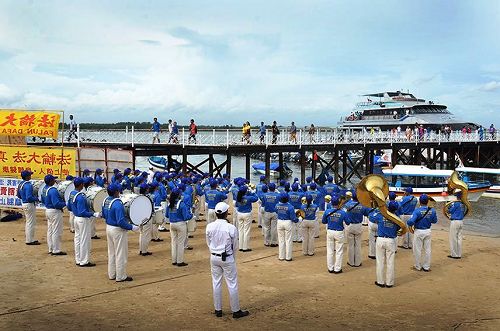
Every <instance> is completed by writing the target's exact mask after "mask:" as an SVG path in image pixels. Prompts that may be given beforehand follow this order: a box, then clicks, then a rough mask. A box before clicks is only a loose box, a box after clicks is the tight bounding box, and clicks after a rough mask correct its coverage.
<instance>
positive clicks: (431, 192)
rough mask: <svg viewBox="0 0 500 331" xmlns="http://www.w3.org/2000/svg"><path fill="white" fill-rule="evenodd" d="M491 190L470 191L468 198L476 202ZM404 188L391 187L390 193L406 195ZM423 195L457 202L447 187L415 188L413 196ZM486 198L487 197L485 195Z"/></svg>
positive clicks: (437, 200) (437, 199) (474, 189)
mask: <svg viewBox="0 0 500 331" xmlns="http://www.w3.org/2000/svg"><path fill="white" fill-rule="evenodd" d="M488 189H489V187H488V186H486V187H480V188H473V189H469V193H468V198H469V201H471V202H476V201H478V200H479V198H480V197H481V196H482V195H483V194H484V195H485V193H486V191H487V190H488ZM404 190H405V188H404V187H395V186H390V187H389V191H391V192H396V194H397V195H404ZM422 194H427V195H428V196H431V197H432V198H433V199H434V200H435V201H436V202H448V201H455V200H457V198H456V197H455V196H454V195H453V194H451V195H449V194H448V193H447V190H446V187H430V188H429V187H425V188H424V187H422V188H413V195H415V196H420V195H422ZM485 196H486V195H485ZM498 197H500V192H499V193H498Z"/></svg>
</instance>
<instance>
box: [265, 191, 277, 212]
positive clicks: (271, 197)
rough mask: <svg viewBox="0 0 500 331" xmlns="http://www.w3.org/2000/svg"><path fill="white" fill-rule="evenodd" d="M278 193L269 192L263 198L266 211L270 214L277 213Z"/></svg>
mask: <svg viewBox="0 0 500 331" xmlns="http://www.w3.org/2000/svg"><path fill="white" fill-rule="evenodd" d="M278 197H279V193H278V192H267V193H265V194H264V196H263V200H262V204H263V205H264V210H265V211H266V212H268V213H275V212H276V204H277V203H278Z"/></svg>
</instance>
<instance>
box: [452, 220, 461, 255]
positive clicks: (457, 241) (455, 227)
mask: <svg viewBox="0 0 500 331" xmlns="http://www.w3.org/2000/svg"><path fill="white" fill-rule="evenodd" d="M462 225H463V222H462V221H457V220H455V221H450V255H451V256H453V257H462Z"/></svg>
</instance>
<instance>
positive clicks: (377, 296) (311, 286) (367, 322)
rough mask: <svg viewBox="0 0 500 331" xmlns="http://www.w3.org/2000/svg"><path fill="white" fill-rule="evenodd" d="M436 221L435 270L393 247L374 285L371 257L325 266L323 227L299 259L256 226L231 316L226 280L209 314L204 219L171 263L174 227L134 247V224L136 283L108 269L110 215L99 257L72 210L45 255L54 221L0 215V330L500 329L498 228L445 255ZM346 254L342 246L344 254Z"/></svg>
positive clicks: (297, 252)
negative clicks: (283, 257) (285, 255)
mask: <svg viewBox="0 0 500 331" xmlns="http://www.w3.org/2000/svg"><path fill="white" fill-rule="evenodd" d="M440 222H443V223H444V224H442V225H441V228H439V227H438V228H436V229H434V230H433V239H432V250H433V253H432V266H431V269H432V271H431V272H430V273H424V272H416V271H413V270H411V266H412V261H413V259H412V255H411V251H409V250H402V249H400V250H399V252H398V253H397V255H396V284H395V285H396V286H395V287H393V288H392V289H385V288H379V287H377V286H375V285H374V284H373V283H374V280H375V261H374V260H370V259H367V258H366V256H367V240H366V238H367V228H366V227H365V228H364V229H365V231H364V233H363V237H364V243H363V257H364V259H365V260H364V261H363V265H362V267H360V268H351V267H349V266H347V265H346V264H345V263H346V262H345V261H344V267H343V271H344V272H343V273H342V274H338V275H335V274H330V273H328V272H327V268H326V248H325V230H324V228H323V227H322V232H321V237H320V239H318V240H317V241H316V254H315V256H313V257H305V256H303V255H302V253H301V246H300V244H294V245H295V246H294V259H293V261H292V262H280V261H278V258H277V253H278V249H277V248H268V247H264V245H263V240H262V236H261V234H260V229H258V228H257V225H256V224H254V225H253V228H252V240H251V247H252V248H253V251H252V252H249V253H239V254H238V255H237V261H238V273H239V282H240V301H241V305H242V308H243V309H248V310H250V313H251V315H250V316H249V317H246V318H243V319H241V320H233V319H232V317H231V315H230V309H229V302H228V296H227V290H226V288H225V286H224V301H223V304H224V307H223V309H224V317H223V318H221V319H218V318H215V317H214V315H213V304H212V286H211V277H210V269H209V255H208V251H207V247H206V242H205V238H204V230H205V222H201V223H198V229H197V232H196V233H195V238H194V239H191V241H190V244H191V245H192V246H193V247H194V250H192V251H187V252H186V257H185V259H186V262H187V263H189V266H187V267H184V268H178V267H174V266H172V265H171V260H170V235H169V233H162V234H161V235H162V237H163V239H165V241H164V242H161V243H151V245H150V251H151V252H153V255H151V256H146V257H143V256H139V255H138V234H135V233H132V232H130V233H129V263H128V274H129V275H130V276H132V277H134V281H133V282H128V283H121V284H118V283H116V282H114V281H110V280H108V279H107V248H106V247H107V246H106V239H105V225H104V222H103V220H99V221H98V234H99V235H100V236H101V239H100V240H92V246H93V247H92V260H93V261H94V262H95V263H97V267H95V268H78V267H76V266H75V264H74V255H73V242H72V234H71V233H70V232H69V229H68V222H67V218H66V217H65V230H64V235H63V249H64V250H65V251H67V252H68V255H67V256H50V255H47V246H46V221H45V220H44V219H43V217H42V215H41V214H40V215H39V217H38V227H37V232H36V235H37V239H39V240H40V241H41V242H42V245H40V246H26V245H25V244H24V220H20V221H16V222H10V223H0V284H1V285H0V286H1V287H0V288H1V289H0V329H3V330H7V329H10V330H53V329H59V330H111V329H118V328H119V329H123V330H156V329H157V330H160V329H161V330H165V329H166V330H178V329H185V330H215V329H222V328H230V329H234V330H243V329H245V330H247V329H260V330H277V329H287V330H288V329H291V330H321V329H396V330H399V329H431V328H432V329H439V330H442V329H459V330H469V329H474V330H476V329H481V330H499V329H500V300H499V298H500V286H499V284H500V239H499V238H490V237H481V236H473V235H471V234H468V235H466V237H465V240H464V257H463V258H462V259H461V260H452V259H449V258H447V257H446V256H447V255H448V253H449V252H448V233H447V232H446V231H445V230H446V223H445V221H443V220H440ZM344 258H346V255H344Z"/></svg>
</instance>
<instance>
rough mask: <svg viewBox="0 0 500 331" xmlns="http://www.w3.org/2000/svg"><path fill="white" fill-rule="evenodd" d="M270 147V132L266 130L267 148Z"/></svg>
mask: <svg viewBox="0 0 500 331" xmlns="http://www.w3.org/2000/svg"><path fill="white" fill-rule="evenodd" d="M268 146H269V130H268V129H266V148H267V147H268Z"/></svg>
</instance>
